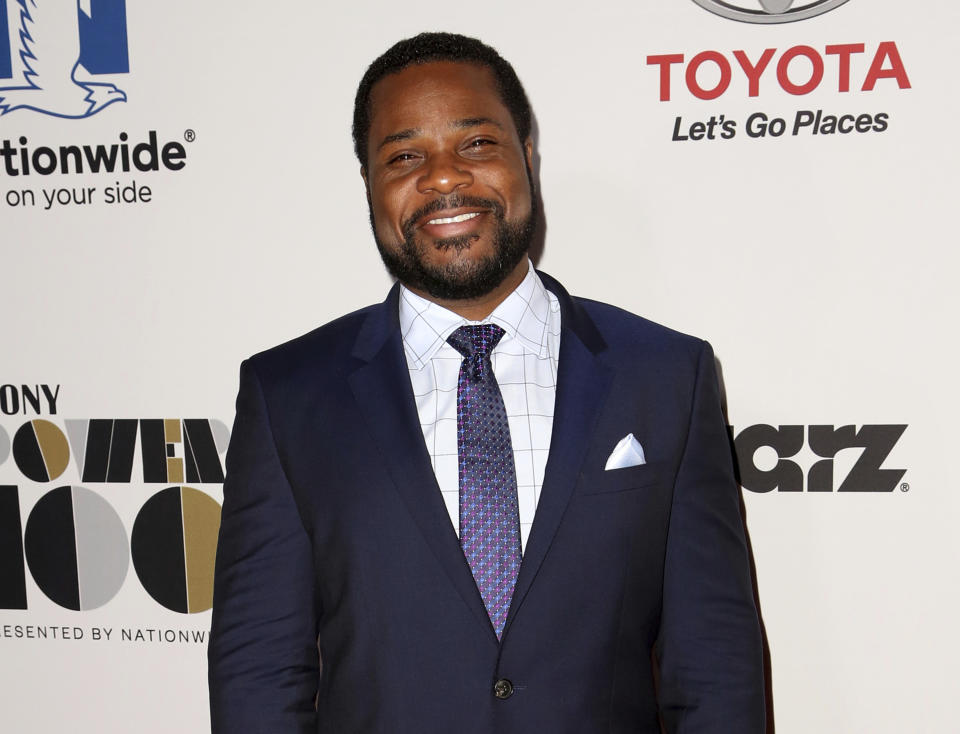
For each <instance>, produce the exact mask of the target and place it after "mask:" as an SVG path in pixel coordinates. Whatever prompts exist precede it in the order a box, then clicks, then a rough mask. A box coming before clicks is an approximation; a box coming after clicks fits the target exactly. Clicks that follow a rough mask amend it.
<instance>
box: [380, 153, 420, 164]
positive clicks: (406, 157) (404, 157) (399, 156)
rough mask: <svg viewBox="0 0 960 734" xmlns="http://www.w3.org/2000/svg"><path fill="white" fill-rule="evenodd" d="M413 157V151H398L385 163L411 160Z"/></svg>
mask: <svg viewBox="0 0 960 734" xmlns="http://www.w3.org/2000/svg"><path fill="white" fill-rule="evenodd" d="M415 157H416V156H414V155H413V153H398V154H397V155H395V156H393V158H391V159H390V160H389V161H387V163H391V164H393V163H406V162H407V161H412V160H413V159H414V158H415Z"/></svg>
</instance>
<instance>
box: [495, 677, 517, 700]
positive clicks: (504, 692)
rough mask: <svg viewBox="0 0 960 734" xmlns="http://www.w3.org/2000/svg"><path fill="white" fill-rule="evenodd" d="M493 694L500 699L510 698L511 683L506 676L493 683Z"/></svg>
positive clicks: (511, 693) (511, 692)
mask: <svg viewBox="0 0 960 734" xmlns="http://www.w3.org/2000/svg"><path fill="white" fill-rule="evenodd" d="M493 695H494V696H496V697H497V698H499V699H500V700H501V701H502V700H505V699H508V698H510V696H512V695H513V683H511V682H510V681H508V680H507V679H506V678H501V679H500V680H498V681H497V682H496V683H494V684H493Z"/></svg>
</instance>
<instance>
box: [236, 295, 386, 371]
mask: <svg viewBox="0 0 960 734" xmlns="http://www.w3.org/2000/svg"><path fill="white" fill-rule="evenodd" d="M375 308H378V306H377V305H371V306H367V307H365V308H361V309H358V310H356V311H353V312H352V313H348V314H346V315H344V316H341V317H339V318H337V319H334V320H333V321H330V322H328V323H326V324H323V325H322V326H318V327H317V328H316V329H313V330H312V331H308V332H307V333H306V334H302V335H301V336H298V337H295V338H294V339H291V340H290V341H287V342H284V343H282V344H278V345H277V346H275V347H271V348H270V349H266V350H264V351H262V352H259V353H257V354H254V355H253V356H252V357H250V358H249V359H248V360H247V362H248V363H249V364H250V366H251V367H253V368H254V369H255V370H256V372H257V374H258V376H259V377H260V379H261V380H266V381H271V382H272V381H274V380H280V381H283V382H287V381H296V379H297V378H298V377H300V376H302V375H303V374H304V373H305V372H306V373H309V374H310V375H311V377H314V378H315V377H316V376H317V374H318V370H319V371H320V372H322V371H323V370H324V369H326V368H331V367H335V366H338V365H346V364H347V363H348V362H350V353H351V351H352V349H353V346H354V343H355V341H356V337H357V333H358V332H359V331H360V327H361V325H362V324H363V322H364V321H365V319H366V318H367V316H368V315H369V314H370V312H371V311H372V310H373V309H375Z"/></svg>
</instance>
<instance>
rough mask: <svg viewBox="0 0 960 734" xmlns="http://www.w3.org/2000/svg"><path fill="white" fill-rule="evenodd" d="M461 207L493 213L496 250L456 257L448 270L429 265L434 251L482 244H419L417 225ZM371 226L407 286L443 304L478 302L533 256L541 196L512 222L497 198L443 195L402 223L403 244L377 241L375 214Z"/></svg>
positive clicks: (452, 240) (461, 240)
mask: <svg viewBox="0 0 960 734" xmlns="http://www.w3.org/2000/svg"><path fill="white" fill-rule="evenodd" d="M459 207H477V208H481V209H487V210H489V211H490V212H491V215H492V216H493V218H494V222H495V228H494V233H493V248H492V249H493V251H492V252H491V253H490V254H489V255H486V256H484V257H482V258H476V259H472V260H468V259H464V258H457V259H456V260H455V261H453V262H449V263H445V264H443V265H434V264H431V263H429V262H428V261H427V258H426V257H425V255H426V253H427V251H428V249H429V248H430V247H433V248H435V249H437V250H441V251H443V250H450V249H453V250H456V251H457V253H458V254H459V253H460V252H462V251H463V250H465V249H469V248H470V246H471V245H472V244H473V242H474V241H475V240H478V239H479V236H478V235H474V234H468V235H460V236H457V237H449V238H446V239H440V240H434V241H433V242H432V243H427V242H424V241H422V240H419V239H417V237H416V226H415V223H416V222H417V221H418V220H420V219H422V218H423V217H425V216H427V215H429V214H433V213H434V212H439V211H442V210H444V209H456V208H459ZM370 224H371V226H372V227H373V238H374V240H375V241H376V243H377V250H379V252H380V258H381V259H382V260H383V264H384V265H385V266H386V267H387V270H388V271H389V272H390V274H391V275H392V276H393V277H394V278H396V279H397V280H399V281H400V282H401V283H403V284H404V285H405V286H407V287H408V288H412V289H414V290H420V291H423V292H425V293H428V294H429V295H430V296H431V297H433V298H437V299H442V300H453V301H458V300H466V299H472V298H479V297H481V296H485V295H486V294H488V293H490V292H491V291H493V290H494V289H495V288H497V286H499V285H500V284H501V283H503V281H504V280H505V279H506V278H507V276H508V275H510V273H512V272H513V270H514V269H515V268H516V267H517V265H518V264H519V263H520V261H521V260H522V259H523V258H524V257H525V256H526V254H527V252H528V251H529V249H530V243H531V241H532V240H533V233H534V230H535V229H536V197H534V196H531V197H530V214H529V215H528V216H526V217H523V218H521V219H519V220H516V221H507V219H506V217H505V215H504V211H503V206H502V205H501V204H500V203H499V202H497V201H493V200H492V199H484V198H479V197H475V196H462V195H457V194H454V195H451V196H442V197H440V198H439V199H435V200H434V201H432V202H430V203H429V204H427V205H426V206H423V207H421V208H420V209H418V210H417V211H415V212H414V213H413V214H411V215H410V217H408V218H407V220H406V221H405V222H403V224H402V231H403V241H402V242H400V243H399V244H398V245H388V244H386V243H384V242H383V241H381V239H380V238H379V237H378V236H377V228H376V225H375V224H374V221H373V210H372V209H371V211H370Z"/></svg>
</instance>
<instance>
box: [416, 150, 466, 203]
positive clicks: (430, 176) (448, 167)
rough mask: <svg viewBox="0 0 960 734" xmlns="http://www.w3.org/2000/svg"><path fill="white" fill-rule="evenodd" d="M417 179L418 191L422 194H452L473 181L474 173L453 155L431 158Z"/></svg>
mask: <svg viewBox="0 0 960 734" xmlns="http://www.w3.org/2000/svg"><path fill="white" fill-rule="evenodd" d="M422 171H423V172H422V175H421V176H420V178H419V179H417V191H419V192H420V193H421V194H426V193H430V192H436V193H438V194H450V193H452V192H453V191H455V190H456V189H458V188H460V187H463V186H469V185H470V184H472V183H473V174H472V173H470V171H469V170H468V169H467V167H466V166H465V165H464V164H463V162H462V161H458V160H456V159H455V158H454V157H453V156H447V155H444V156H437V157H434V158H431V159H430V160H429V161H428V162H427V165H426V166H425V167H424V168H423V169H422Z"/></svg>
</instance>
